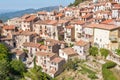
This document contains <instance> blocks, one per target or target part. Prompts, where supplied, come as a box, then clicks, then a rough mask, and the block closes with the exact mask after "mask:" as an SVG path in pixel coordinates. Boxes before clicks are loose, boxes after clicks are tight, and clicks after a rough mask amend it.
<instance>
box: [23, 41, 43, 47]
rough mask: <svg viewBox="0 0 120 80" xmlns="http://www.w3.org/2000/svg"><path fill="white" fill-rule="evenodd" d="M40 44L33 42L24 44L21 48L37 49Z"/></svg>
mask: <svg viewBox="0 0 120 80" xmlns="http://www.w3.org/2000/svg"><path fill="white" fill-rule="evenodd" d="M40 45H41V44H39V43H33V42H25V43H23V46H25V47H35V48H39V47H40Z"/></svg>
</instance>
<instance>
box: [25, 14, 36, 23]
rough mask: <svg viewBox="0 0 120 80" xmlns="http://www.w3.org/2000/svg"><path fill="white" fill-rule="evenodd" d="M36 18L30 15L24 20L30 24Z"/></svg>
mask: <svg viewBox="0 0 120 80" xmlns="http://www.w3.org/2000/svg"><path fill="white" fill-rule="evenodd" d="M35 18H36V16H35V15H31V16H30V17H28V18H27V19H25V21H26V22H30V21H33V20H34V19H35Z"/></svg>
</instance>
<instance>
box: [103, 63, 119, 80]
mask: <svg viewBox="0 0 120 80" xmlns="http://www.w3.org/2000/svg"><path fill="white" fill-rule="evenodd" d="M115 66H116V63H114V62H111V61H109V62H107V63H105V64H103V66H102V74H103V78H104V80H117V78H116V77H115V76H114V74H113V73H112V71H110V70H109V69H110V68H113V67H115Z"/></svg>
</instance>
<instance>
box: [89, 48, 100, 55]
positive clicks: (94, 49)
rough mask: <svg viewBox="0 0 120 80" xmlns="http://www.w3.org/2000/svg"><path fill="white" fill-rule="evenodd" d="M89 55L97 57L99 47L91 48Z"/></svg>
mask: <svg viewBox="0 0 120 80" xmlns="http://www.w3.org/2000/svg"><path fill="white" fill-rule="evenodd" d="M89 53H90V55H92V56H96V55H97V54H98V48H97V47H91V48H90V49H89Z"/></svg>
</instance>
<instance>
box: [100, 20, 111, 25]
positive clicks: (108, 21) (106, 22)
mask: <svg viewBox="0 0 120 80" xmlns="http://www.w3.org/2000/svg"><path fill="white" fill-rule="evenodd" d="M112 21H113V19H108V20H105V21H103V22H101V23H102V24H109V23H111V22H112Z"/></svg>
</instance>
